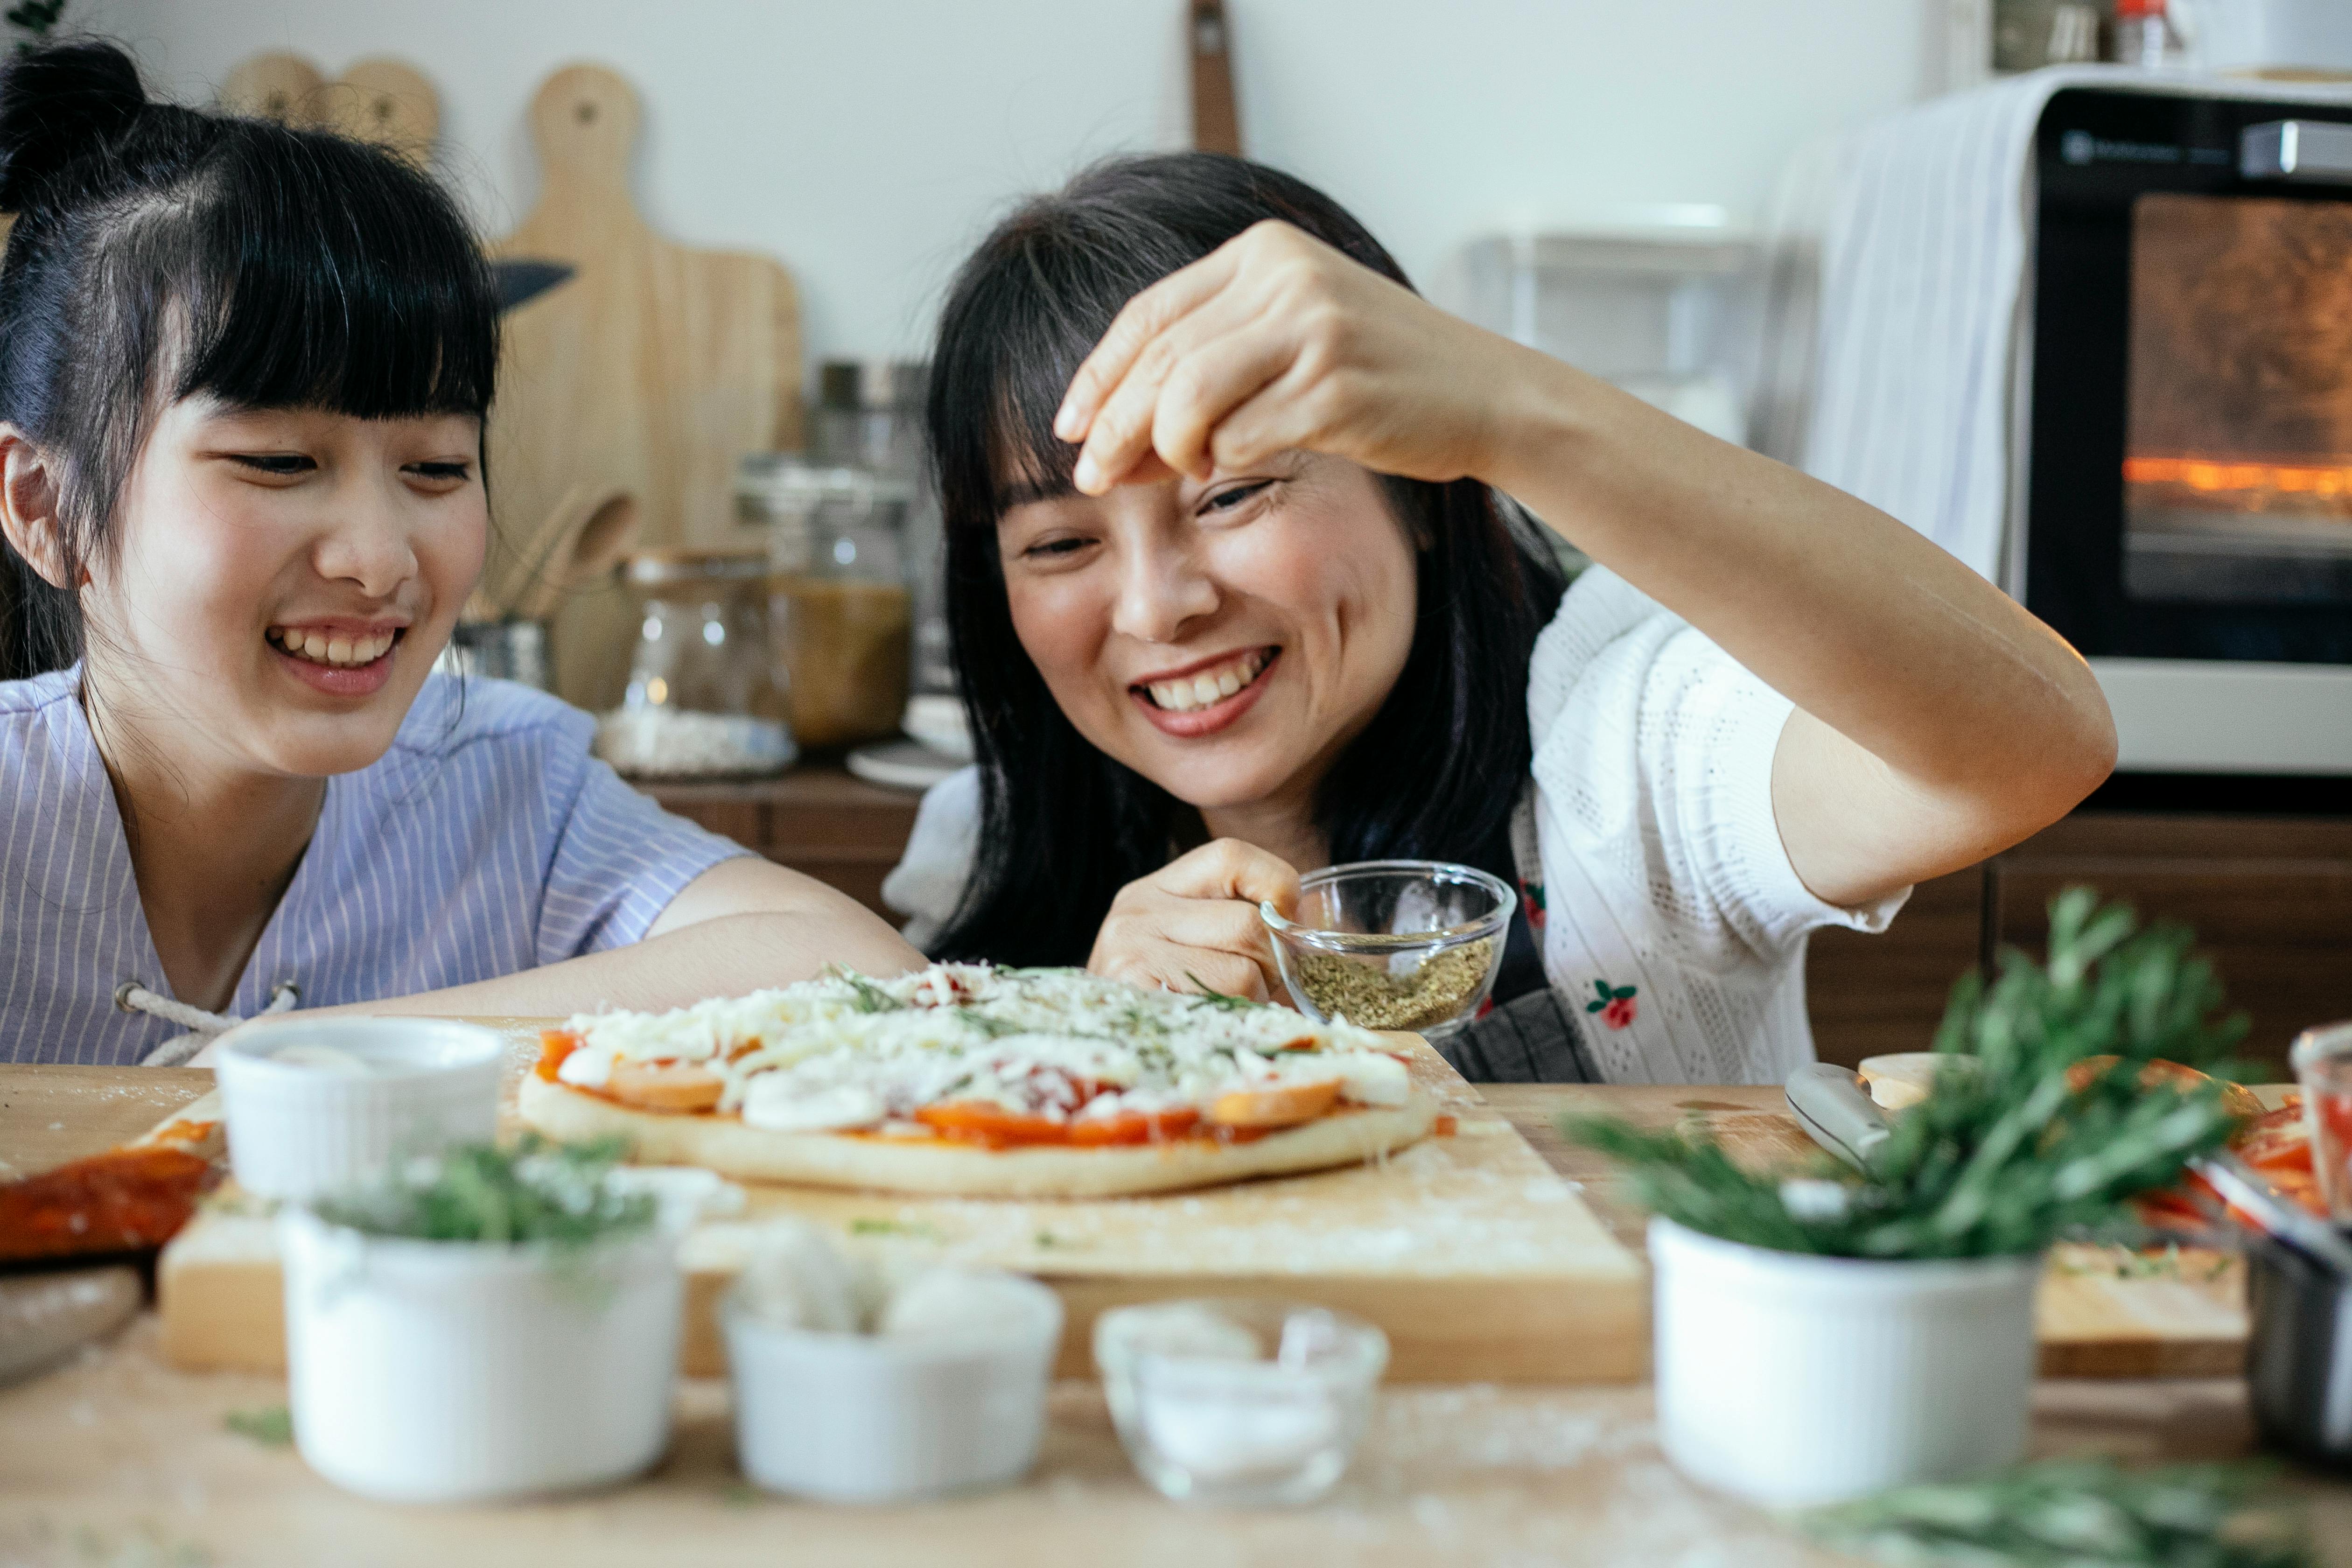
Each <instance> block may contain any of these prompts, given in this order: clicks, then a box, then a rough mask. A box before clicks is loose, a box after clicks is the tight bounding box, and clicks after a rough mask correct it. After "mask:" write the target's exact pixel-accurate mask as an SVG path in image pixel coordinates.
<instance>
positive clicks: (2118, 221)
mask: <svg viewBox="0 0 2352 1568" xmlns="http://www.w3.org/2000/svg"><path fill="white" fill-rule="evenodd" d="M2290 117H2292V118H2294V119H2295V120H2298V121H2329V120H2335V121H2347V122H2352V109H2345V108H2341V107H2339V108H2335V109H2330V110H2315V109H2310V108H2306V107H2305V106H2299V105H2282V104H2280V103H2276V102H2261V101H2253V100H2215V99H2205V98H2189V97H2177V96H2166V95H2158V94H2147V93H2126V92H2114V91H2109V90H2105V89H2070V90H2067V91H2064V92H2061V93H2058V94H2056V95H2054V96H2053V99H2052V100H2051V103H2050V107H2049V109H2048V110H2047V111H2045V113H2044V115H2043V118H2042V127H2041V132H2040V136H2039V139H2038V147H2037V158H2036V176H2037V182H2038V191H2039V197H2038V199H2039V210H2040V223H2039V226H2038V234H2037V247H2036V259H2035V289H2034V311H2035V315H2034V329H2033V330H2034V357H2033V369H2032V429H2031V441H2032V446H2031V462H2030V468H2029V473H2028V479H2027V514H2026V530H2025V563H2024V564H2025V583H2024V588H2025V600H2026V603H2027V605H2029V606H2030V607H2032V609H2033V610H2034V611H2035V613H2036V614H2038V615H2040V616H2042V618H2043V619H2045V620H2047V621H2049V622H2050V623H2051V624H2052V625H2053V626H2055V627H2056V628H2057V629H2058V630H2059V631H2060V633H2062V634H2063V635H2064V636H2065V637H2067V638H2068V639H2069V640H2070V641H2072V642H2074V644H2075V646H2076V647H2079V648H2081V649H2082V650H2083V651H2084V653H2086V654H2090V655H2093V656H2102V655H2104V656H2110V657H2126V658H2171V659H2179V658H2189V659H2240V660H2259V661H2265V662H2284V663H2342V662H2346V661H2352V174H2347V175H2346V176H2345V177H2344V183H2341V184H2337V183H2332V182H2322V183H2315V184H2286V183H2283V182H2281V181H2279V180H2276V179H2263V178H2259V177H2252V176H2250V175H2249V174H2246V173H2244V172H2243V171H2242V165H2241V159H2242V142H2243V137H2244V133H2245V132H2247V130H2248V129H2249V128H2252V127H2256V126H2260V125H2263V124H2266V123H2276V122H2279V121H2282V120H2284V119H2287V118H2290ZM2258 135H2259V132H2258Z"/></svg>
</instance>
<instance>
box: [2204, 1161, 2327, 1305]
mask: <svg viewBox="0 0 2352 1568" xmlns="http://www.w3.org/2000/svg"><path fill="white" fill-rule="evenodd" d="M2189 1169H2191V1170H2193V1171H2195V1172H2196V1173H2198V1174H2199V1175H2200V1176H2202V1177H2204V1178H2205V1179H2206V1180H2207V1181H2208V1182H2210V1183H2211V1184H2212V1185H2213V1190H2214V1191H2215V1192H2218V1193H2220V1194H2221V1197H2222V1199H2223V1201H2224V1202H2226V1203H2228V1204H2229V1205H2231V1206H2232V1207H2234V1208H2238V1209H2242V1210H2243V1211H2244V1212H2245V1213H2247V1214H2249V1215H2252V1216H2253V1218H2254V1221H2255V1224H2256V1226H2257V1228H2259V1229H2261V1230H2262V1231H2263V1232H2264V1233H2266V1234H2267V1235H2269V1236H2271V1237H2273V1238H2275V1239H2276V1240H2279V1241H2282V1242H2284V1243H2285V1244H2286V1245H2287V1246H2289V1247H2294V1249H2295V1250H2296V1251H2297V1252H2300V1253H2302V1254H2303V1255H2304V1256H2305V1257H2306V1258H2310V1259H2311V1260H2312V1261H2313V1262H2315V1263H2316V1264H2318V1265H2320V1266H2321V1267H2322V1268H2328V1269H2332V1270H2334V1271H2335V1272H2336V1273H2337V1274H2339V1275H2341V1276H2344V1277H2345V1278H2347V1279H2352V1242H2347V1241H2346V1240H2345V1239H2344V1237H2343V1235H2342V1233H2341V1232H2339V1231H2338V1230H2337V1229H2336V1227H2335V1226H2332V1225H2330V1224H2328V1223H2327V1222H2326V1220H2323V1219H2319V1218H2317V1217H2315V1215H2309V1214H2306V1213H2305V1212H2304V1211H2303V1210H2302V1209H2301V1208H2300V1207H2298V1206H2296V1205H2294V1204H2292V1203H2289V1202H2287V1201H2285V1200H2284V1199H2283V1198H2281V1197H2280V1196H2279V1195H2278V1194H2275V1193H2273V1192H2272V1191H2271V1190H2270V1189H2269V1188H2268V1187H2266V1186H2264V1185H2263V1181H2262V1178H2261V1177H2259V1176H2257V1175H2255V1174H2254V1173H2253V1170H2252V1167H2251V1166H2249V1165H2248V1164H2247V1163H2245V1162H2244V1161H2243V1160H2241V1159H2239V1158H2238V1157H2237V1156H2236V1155H2235V1154H2232V1153H2230V1152H2227V1151H2224V1152H2221V1153H2219V1154H2210V1155H2207V1156H2206V1157H2205V1158H2203V1159H2201V1160H2193V1161H2191V1162H2190V1163H2189Z"/></svg>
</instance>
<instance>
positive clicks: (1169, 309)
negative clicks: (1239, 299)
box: [1054, 249, 1234, 443]
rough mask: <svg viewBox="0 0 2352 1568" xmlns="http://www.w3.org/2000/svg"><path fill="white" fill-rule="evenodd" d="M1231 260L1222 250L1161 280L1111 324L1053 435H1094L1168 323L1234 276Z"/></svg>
mask: <svg viewBox="0 0 2352 1568" xmlns="http://www.w3.org/2000/svg"><path fill="white" fill-rule="evenodd" d="M1233 270H1234V258H1232V257H1230V256H1228V255H1227V254H1226V253H1225V252H1224V251H1223V249H1218V250H1214V251H1212V252H1210V253H1209V254H1208V255H1207V256H1204V257H1202V258H1201V259H1200V260H1198V261H1195V262H1193V263H1192V265H1191V266H1190V267H1185V268H1179V269H1178V270H1176V271H1174V272H1171V273H1170V274H1169V275H1168V276H1167V277H1165V278H1162V279H1160V281H1159V282H1157V283H1154V284H1153V285H1151V287H1150V288H1149V289H1144V290H1143V291H1142V292H1141V293H1139V294H1138V295H1137V296H1136V297H1135V298H1134V299H1132V300H1129V301H1128V302H1127V304H1126V305H1125V306H1124V307H1123V308H1122V309H1121V310H1119V312H1118V315H1117V316H1116V317H1114V318H1112V320H1111V323H1110V330H1109V331H1107V332H1105V333H1103V335H1102V341H1101V342H1098V343H1097V344H1096V345H1095V346H1094V351H1093V352H1092V353H1089V354H1087V357H1086V362H1085V363H1083V364H1081V365H1079V366H1078V369H1077V374H1075V375H1073V376H1072V377H1070V385H1069V390H1068V391H1066V392H1065V393H1064V394H1063V395H1062V406H1061V407H1060V408H1059V409H1058V410H1056V411H1055V415H1054V434H1055V436H1057V437H1060V438H1061V439H1062V440H1065V441H1068V442H1073V443H1076V442H1078V441H1083V440H1085V439H1086V438H1087V436H1088V435H1089V434H1090V433H1091V432H1092V430H1093V428H1094V423H1095V416H1096V415H1097V413H1099V412H1100V411H1101V408H1102V405H1103V404H1104V403H1105V402H1106V401H1107V400H1108V398H1109V396H1110V395H1111V393H1112V392H1114V391H1116V390H1117V389H1118V384H1119V383H1120V382H1121V381H1123V380H1125V379H1126V377H1127V373H1128V370H1129V367H1130V366H1132V365H1133V364H1134V363H1135V361H1136V359H1137V357H1138V356H1139V355H1140V354H1141V353H1143V351H1144V349H1145V348H1146V347H1147V346H1149V345H1150V342H1151V341H1152V340H1153V339H1154V338H1156V337H1158V336H1159V335H1160V333H1161V332H1162V331H1166V330H1167V328H1168V327H1169V326H1170V325H1171V324H1172V323H1174V322H1176V321H1180V320H1181V319H1182V318H1183V317H1184V316H1186V315H1188V314H1190V313H1191V312H1192V310H1194V309H1196V308H1197V307H1198V306H1199V305H1200V304H1201V303H1202V301H1204V300H1209V299H1211V298H1213V296H1214V295H1215V294H1216V293H1217V291H1218V290H1219V289H1223V287H1224V285H1225V281H1226V279H1228V278H1229V277H1231V275H1232V273H1233Z"/></svg>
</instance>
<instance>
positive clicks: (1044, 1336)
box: [720, 1279, 1062, 1502]
mask: <svg viewBox="0 0 2352 1568" xmlns="http://www.w3.org/2000/svg"><path fill="white" fill-rule="evenodd" d="M1003 1284H1005V1285H1006V1286H1007V1287H1008V1288H1017V1289H1018V1290H1019V1293H1020V1294H1021V1295H1022V1296H1024V1297H1025V1298H1026V1300H1027V1306H1026V1308H1025V1310H1022V1311H1021V1312H1019V1313H1018V1314H1015V1315H1013V1316H1012V1317H1011V1318H1010V1320H1009V1321H1008V1320H1006V1319H1004V1318H998V1319H994V1320H992V1321H981V1322H975V1323H973V1324H972V1325H971V1327H970V1328H969V1329H963V1330H949V1331H936V1332H919V1333H906V1334H857V1333H828V1332H824V1331H819V1330H814V1329H799V1328H788V1327H785V1326H783V1325H781V1324H778V1323H774V1322H772V1321H767V1320H765V1319H762V1318H761V1317H760V1316H758V1315H757V1314H756V1313H753V1312H751V1311H750V1310H746V1308H745V1307H744V1305H743V1303H742V1302H741V1301H740V1300H738V1299H737V1297H736V1295H735V1294H734V1293H733V1292H731V1291H730V1293H729V1295H728V1298H727V1300H726V1301H725V1302H724V1304H723V1305H722V1306H721V1308H720V1313H721V1317H722V1319H723V1321H724V1322H725V1324H726V1328H727V1362H728V1372H729V1375H730V1377H731V1378H732V1379H733V1380H734V1388H735V1447H736V1453H737V1457H738V1458H739V1459H740V1462H741V1464H742V1466H743V1472H744V1474H746V1475H748V1476H750V1477H751V1479H752V1480H754V1481H756V1482H758V1483H759V1484H760V1485H761V1486H763V1487H766V1488H768V1489H771V1490H772V1491H782V1492H791V1493H793V1494H795V1495H797V1496H800V1497H808V1498H816V1499H820V1500H824V1501H828V1502H896V1501H901V1500H908V1499H912V1498H921V1497H932V1496H937V1495H939V1494H940V1493H943V1492H955V1491H966V1490H971V1489H979V1488H982V1487H991V1486H1002V1485H1004V1484H1005V1483H1007V1482H1010V1481H1013V1480H1016V1479H1019V1478H1021V1477H1022V1476H1024V1475H1025V1474H1027V1473H1028V1470H1029V1468H1030V1467H1031V1466H1032V1465H1034V1464H1035V1463H1036V1462H1037V1444H1038V1441H1039V1439H1040V1438H1041V1437H1042V1436H1044V1433H1045V1383H1046V1379H1047V1378H1048V1377H1049V1376H1051V1374H1052V1373H1053V1368H1054V1352H1055V1348H1056V1347H1057V1346H1058V1345H1059V1344H1060V1343H1061V1340H1062V1301H1061V1298H1060V1297H1058V1296H1056V1295H1055V1294H1054V1292H1053V1291H1052V1290H1050V1289H1047V1288H1046V1287H1045V1286H1043V1285H1040V1284H1038V1283H1037V1282H1036V1281H1035V1280H1034V1279H1006V1280H1004V1281H1003Z"/></svg>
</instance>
